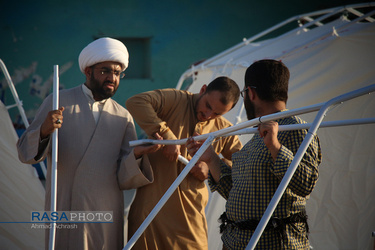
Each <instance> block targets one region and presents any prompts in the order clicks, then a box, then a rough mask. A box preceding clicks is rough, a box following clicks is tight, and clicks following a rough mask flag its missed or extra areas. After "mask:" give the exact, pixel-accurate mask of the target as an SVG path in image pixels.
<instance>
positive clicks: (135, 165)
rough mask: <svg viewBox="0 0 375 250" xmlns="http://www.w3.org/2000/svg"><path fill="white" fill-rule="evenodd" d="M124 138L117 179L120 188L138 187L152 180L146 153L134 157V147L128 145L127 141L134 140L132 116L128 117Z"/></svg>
mask: <svg viewBox="0 0 375 250" xmlns="http://www.w3.org/2000/svg"><path fill="white" fill-rule="evenodd" d="M128 119H129V120H128V123H127V125H126V132H125V135H126V136H125V138H124V140H123V144H122V149H121V155H123V156H122V158H121V161H120V166H119V170H118V173H117V179H118V183H119V187H120V189H121V190H126V189H133V188H138V187H141V186H144V185H147V184H150V183H152V182H153V181H154V175H153V171H152V167H151V164H150V161H149V159H148V156H147V155H143V156H142V157H141V158H139V159H135V156H134V149H133V148H130V147H129V141H132V140H136V139H137V135H136V131H135V126H134V121H133V118H132V117H131V116H130V114H129V117H128Z"/></svg>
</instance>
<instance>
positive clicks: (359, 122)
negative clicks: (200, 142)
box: [130, 117, 375, 146]
mask: <svg viewBox="0 0 375 250" xmlns="http://www.w3.org/2000/svg"><path fill="white" fill-rule="evenodd" d="M371 123H375V117H374V118H361V119H352V120H339V121H329V122H322V123H321V124H320V128H330V127H341V126H351V125H363V124H371ZM311 125H312V123H303V124H291V125H280V126H279V131H288V130H299V129H309V128H310V127H311ZM255 133H258V129H257V128H244V129H240V130H237V131H235V132H231V133H228V134H224V135H222V136H232V135H243V134H255ZM197 137H198V136H196V137H193V138H194V140H196V141H197ZM198 139H199V138H198ZM186 140H187V139H181V140H153V139H141V140H136V141H131V142H130V145H132V146H134V145H143V144H163V145H183V144H185V143H186Z"/></svg>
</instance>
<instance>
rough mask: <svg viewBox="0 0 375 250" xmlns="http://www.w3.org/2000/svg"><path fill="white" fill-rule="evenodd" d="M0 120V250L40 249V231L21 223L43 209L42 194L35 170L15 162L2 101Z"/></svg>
mask: <svg viewBox="0 0 375 250" xmlns="http://www.w3.org/2000/svg"><path fill="white" fill-rule="evenodd" d="M0 117H1V119H0V131H1V134H0V159H1V161H0V176H1V177H0V222H1V223H0V246H1V247H0V248H1V249H5V250H8V249H9V250H13V249H43V248H44V234H45V232H44V230H43V229H38V228H37V227H33V224H32V223H22V222H31V212H32V211H43V210H44V194H45V191H44V188H43V185H42V183H41V182H40V180H39V178H38V176H37V174H36V171H35V169H34V168H33V167H32V166H31V165H26V164H23V163H21V162H20V161H19V160H18V153H17V147H16V143H17V140H18V136H17V134H16V131H15V130H14V127H13V124H12V122H11V119H10V117H9V114H8V111H7V109H6V107H5V106H4V104H3V103H2V102H0ZM9 222H10V223H9ZM17 222H18V223H17ZM38 225H39V224H38Z"/></svg>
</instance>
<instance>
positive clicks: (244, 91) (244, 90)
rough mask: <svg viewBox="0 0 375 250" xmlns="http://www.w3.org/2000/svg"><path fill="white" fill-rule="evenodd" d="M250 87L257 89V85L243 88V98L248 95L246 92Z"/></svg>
mask: <svg viewBox="0 0 375 250" xmlns="http://www.w3.org/2000/svg"><path fill="white" fill-rule="evenodd" d="M249 88H252V89H256V88H257V87H255V86H248V87H246V88H245V89H243V90H242V91H241V92H240V94H241V97H242V98H244V97H245V95H246V94H245V93H246V91H248V90H249Z"/></svg>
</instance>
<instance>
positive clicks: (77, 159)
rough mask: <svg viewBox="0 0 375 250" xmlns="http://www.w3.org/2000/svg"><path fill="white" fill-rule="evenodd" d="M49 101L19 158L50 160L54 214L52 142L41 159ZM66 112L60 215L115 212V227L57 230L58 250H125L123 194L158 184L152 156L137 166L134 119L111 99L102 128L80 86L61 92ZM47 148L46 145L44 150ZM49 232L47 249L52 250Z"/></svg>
mask: <svg viewBox="0 0 375 250" xmlns="http://www.w3.org/2000/svg"><path fill="white" fill-rule="evenodd" d="M51 101H52V98H51V96H49V97H47V98H46V100H45V101H44V102H43V104H42V105H41V107H40V108H39V110H38V113H37V115H36V116H35V119H34V121H33V122H32V124H31V125H30V127H29V128H28V129H27V130H26V131H25V133H24V134H23V135H22V137H21V138H20V140H19V142H18V144H17V145H18V152H19V158H20V160H21V161H22V162H25V163H29V164H34V163H36V162H39V161H41V160H43V159H44V158H45V157H46V156H47V157H48V174H47V182H46V203H45V210H46V211H50V200H51V199H50V198H51V195H50V191H51V190H50V189H51V175H50V173H51V171H50V169H51V148H52V147H51V142H50V141H52V139H50V140H49V142H48V145H44V148H42V149H44V150H41V151H42V154H41V155H40V156H39V157H38V159H36V160H35V159H34V157H36V155H37V154H38V145H39V134H40V126H41V124H42V122H43V121H44V119H45V116H46V114H47V112H48V111H50V110H51V109H52V103H51ZM60 106H63V107H65V110H64V112H63V116H64V120H63V124H62V127H61V128H60V129H59V130H58V136H59V138H58V143H59V144H58V167H57V169H58V174H57V175H58V180H57V186H58V187H57V211H113V223H78V224H76V225H77V227H78V228H76V229H57V230H56V248H55V249H77V250H78V249H79V250H83V249H89V250H93V249H114V250H115V249H122V247H123V211H124V209H123V204H124V201H123V192H122V191H121V190H123V189H130V188H136V187H139V186H142V185H145V184H148V183H150V182H152V181H153V174H152V170H151V166H150V164H149V161H148V158H147V156H144V157H143V158H142V159H139V160H136V159H135V157H134V153H133V151H132V150H131V149H130V148H129V141H131V140H136V139H137V137H136V132H135V128H134V123H133V119H132V117H131V115H130V114H129V113H128V111H127V110H126V109H125V108H123V107H122V106H120V105H119V104H118V103H117V102H115V101H114V100H112V99H108V100H107V101H106V103H105V104H104V107H103V111H102V113H101V115H100V119H99V121H98V124H97V125H96V124H95V121H94V117H93V115H92V112H91V110H90V108H89V104H88V101H87V98H86V96H85V95H84V93H83V91H82V88H81V86H78V87H76V88H73V89H70V90H62V91H60ZM41 147H43V145H41ZM48 236H49V235H48V232H47V234H46V238H47V239H46V242H47V243H46V248H47V247H48Z"/></svg>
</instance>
